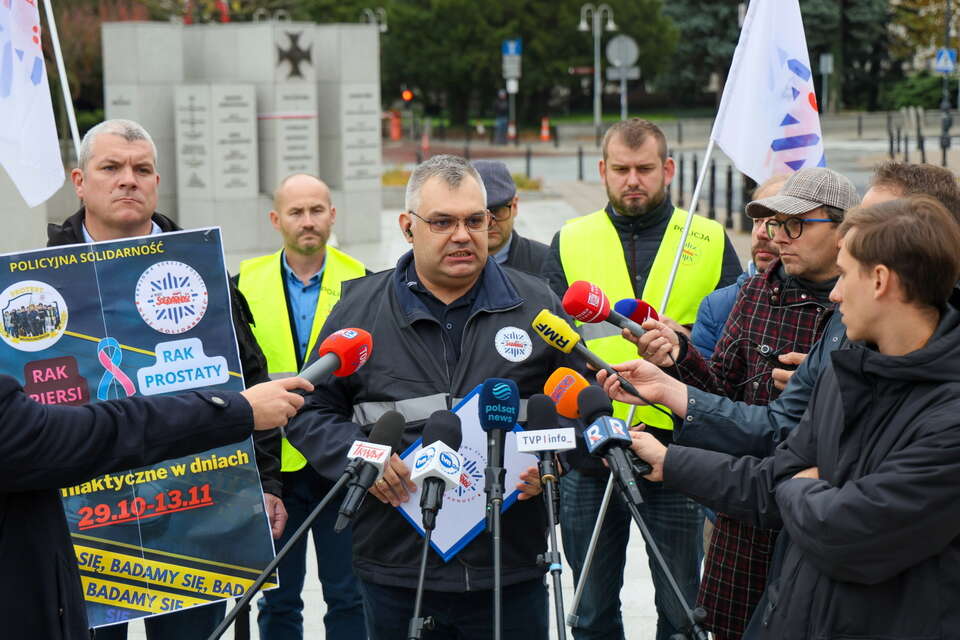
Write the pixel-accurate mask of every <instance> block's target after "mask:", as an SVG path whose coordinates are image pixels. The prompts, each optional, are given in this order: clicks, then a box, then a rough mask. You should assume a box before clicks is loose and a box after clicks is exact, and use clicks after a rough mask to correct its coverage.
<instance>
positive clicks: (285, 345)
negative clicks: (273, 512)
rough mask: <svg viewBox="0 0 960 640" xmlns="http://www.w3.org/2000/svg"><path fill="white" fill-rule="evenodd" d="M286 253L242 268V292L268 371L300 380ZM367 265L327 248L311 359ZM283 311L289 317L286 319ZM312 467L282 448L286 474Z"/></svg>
mask: <svg viewBox="0 0 960 640" xmlns="http://www.w3.org/2000/svg"><path fill="white" fill-rule="evenodd" d="M282 253H283V251H282V250H281V251H277V252H276V253H272V254H270V255H266V256H260V257H258V258H251V259H250V260H244V261H243V262H241V263H240V278H239V280H240V281H239V283H238V284H239V287H240V291H241V292H243V295H244V297H245V298H246V299H247V303H248V304H249V305H250V311H251V312H252V313H253V319H254V322H255V323H256V324H255V325H253V326H252V327H250V328H251V329H252V330H253V335H254V337H255V338H256V339H257V343H258V344H259V345H260V348H261V349H262V350H263V354H264V355H265V356H266V357H267V370H268V371H269V373H270V378H271V379H276V378H285V377H289V376H295V375H297V352H296V350H297V349H298V348H299V345H298V344H297V340H296V338H295V337H294V335H293V331H292V329H291V328H290V315H289V310H288V309H287V299H286V296H285V295H284V287H283V278H284V271H283V265H281V264H280V261H281V259H282V258H281V256H282ZM365 273H366V270H365V269H364V266H363V263H361V262H360V261H358V260H355V259H354V258H351V257H350V256H348V255H347V254H345V253H343V252H342V251H338V250H336V249H334V248H333V247H327V257H326V266H325V267H324V269H323V277H322V278H321V279H320V297H319V298H318V299H317V308H316V311H315V312H314V314H313V325H312V326H311V328H310V340H309V341H308V349H307V354H308V355H309V354H310V351H311V350H312V349H314V348H315V345H314V343H315V342H316V340H317V334H319V333H320V329H321V328H323V323H324V322H325V321H326V319H327V316H328V315H330V310H331V309H333V305H335V304H337V302H338V301H339V300H340V285H341V284H342V283H343V282H344V281H345V280H352V279H354V278H360V277H362V276H363V275H365ZM281 310H283V311H285V312H286V313H281ZM306 464H307V459H306V458H304V457H303V454H301V453H300V452H299V451H297V450H296V448H295V447H294V446H293V445H292V444H290V442H289V441H288V440H287V439H286V438H284V439H283V443H282V445H281V453H280V469H281V471H297V470H299V469H302V468H303V467H304V466H306Z"/></svg>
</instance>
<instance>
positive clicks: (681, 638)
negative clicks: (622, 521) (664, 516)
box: [610, 457, 708, 640]
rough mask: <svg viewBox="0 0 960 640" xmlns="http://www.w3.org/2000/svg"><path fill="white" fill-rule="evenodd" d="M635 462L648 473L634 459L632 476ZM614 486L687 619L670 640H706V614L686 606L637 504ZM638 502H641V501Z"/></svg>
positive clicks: (626, 491) (625, 492)
mask: <svg viewBox="0 0 960 640" xmlns="http://www.w3.org/2000/svg"><path fill="white" fill-rule="evenodd" d="M637 462H639V464H640V465H642V466H643V467H645V473H649V469H650V466H649V465H647V464H646V463H645V462H643V461H640V460H639V458H635V457H634V458H633V463H634V468H633V473H634V474H636V473H637V469H638V467H637V466H636V463H637ZM645 473H641V474H640V475H645ZM610 475H611V477H613V476H614V475H616V474H614V473H613V472H612V471H611V474H610ZM614 485H615V486H616V487H617V492H618V493H619V494H620V499H621V500H623V503H624V504H625V505H626V506H627V509H628V510H629V511H630V515H631V516H632V517H633V521H634V522H636V523H637V527H638V528H639V529H640V533H641V534H642V535H643V539H644V541H645V542H646V543H647V548H648V549H650V552H651V553H652V554H653V557H654V559H655V560H656V561H657V564H658V565H659V566H660V570H661V571H662V572H663V575H664V576H666V578H667V583H668V584H669V585H670V590H671V591H673V595H674V597H675V598H676V599H677V601H678V602H680V606H681V607H683V612H684V615H685V616H686V618H687V624H686V625H684V627H683V628H682V629H681V630H680V632H679V633H676V634H674V635H673V636H671V638H670V640H685V639H689V640H708V638H707V632H706V631H704V630H703V627H701V626H700V623H701V622H703V621H704V620H706V618H707V612H706V611H704V609H703V608H702V607H697V608H696V609H691V608H690V605H688V604H687V600H686V599H685V598H684V597H683V592H682V591H680V585H678V584H677V581H676V579H675V578H674V577H673V574H672V573H671V572H670V569H669V567H668V566H667V561H666V560H665V559H664V557H663V554H661V553H660V548H659V547H658V546H657V542H656V540H654V539H653V534H651V533H650V529H648V528H647V523H646V522H644V521H643V517H642V516H641V515H640V509H639V503H638V502H634V500H632V499H631V498H630V493H631V492H630V491H628V489H627V487H625V486H623V483H622V482H620V481H614ZM640 502H642V500H641V501H640Z"/></svg>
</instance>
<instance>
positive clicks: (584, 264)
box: [560, 208, 725, 429]
mask: <svg viewBox="0 0 960 640" xmlns="http://www.w3.org/2000/svg"><path fill="white" fill-rule="evenodd" d="M686 219H687V212H686V211H684V210H683V209H678V208H674V210H673V216H672V217H671V219H670V222H669V223H668V225H667V229H666V232H665V233H664V235H663V240H662V241H661V242H660V248H659V249H658V250H657V255H656V257H655V258H654V260H653V266H651V267H650V274H649V276H648V277H647V282H646V283H645V284H644V287H643V294H642V296H641V299H642V300H643V301H644V302H646V303H647V304H649V305H651V306H652V307H654V308H655V309H656V308H657V306H658V305H660V303H662V302H663V294H664V291H666V288H667V280H668V279H669V278H670V271H671V269H672V268H673V261H674V258H675V257H676V252H677V246H678V245H679V243H680V237H681V235H683V227H684V224H685V223H686ZM724 244H725V237H724V233H723V227H722V226H721V225H720V223H718V222H716V221H714V220H709V219H707V218H703V217H701V216H694V217H693V223H692V225H691V227H690V233H689V234H688V235H687V241H686V243H685V244H684V249H683V256H682V258H681V260H680V266H679V268H678V270H677V277H676V280H675V285H674V288H673V290H672V291H671V293H670V300H669V301H668V302H667V308H666V310H663V309H657V311H658V312H659V313H660V314H661V315H665V316H669V317H671V318H673V319H674V320H676V321H677V322H679V323H680V324H692V323H693V322H694V320H696V318H697V308H698V307H699V306H700V301H701V300H702V299H703V298H704V297H705V296H707V295H708V294H709V293H710V292H711V291H713V290H714V289H715V288H716V287H717V283H718V282H720V272H721V269H722V266H723V249H724ZM560 262H561V263H562V265H563V272H564V275H565V276H566V278H567V284H568V285H569V284H570V283H572V282H575V281H577V280H586V281H588V282H592V283H593V284H595V285H597V286H598V287H600V289H602V290H603V292H604V293H605V294H606V295H607V297H608V298H610V303H611V304H615V303H616V302H617V301H618V300H622V299H623V298H633V297H634V290H633V283H631V282H630V271H629V269H627V263H626V260H625V259H624V255H623V245H622V244H621V242H620V236H619V235H618V234H617V230H616V228H614V226H613V223H612V222H611V221H610V217H609V216H608V215H607V213H606V211H603V210H600V211H596V212H594V213H591V214H589V215H586V216H582V217H579V218H573V219H572V220H569V221H568V222H567V224H565V225H564V226H563V228H562V229H561V230H560ZM577 324H578V326H580V330H581V333H582V334H583V337H584V341H585V343H586V347H587V348H588V349H590V350H591V351H593V352H594V353H596V354H597V355H599V356H600V357H601V358H603V359H604V360H606V361H607V362H610V363H617V362H623V361H625V360H633V359H636V358H637V349H636V347H635V346H634V345H633V344H632V343H630V342H628V341H627V340H624V339H623V337H622V336H621V335H620V329H619V328H618V327H616V326H614V325H612V324H608V323H602V324H594V325H591V324H581V323H579V322H578V323H577ZM613 404H614V415H616V416H617V417H619V418H626V417H627V412H628V406H627V405H625V404H623V403H620V402H614V403H613ZM638 420H639V421H641V422H644V423H646V424H648V425H651V426H654V427H659V428H661V429H673V421H672V420H670V419H669V418H668V417H667V416H665V415H663V414H662V413H661V412H659V411H657V410H656V409H654V408H652V407H637V409H636V412H635V414H634V423H636V422H637V421H638Z"/></svg>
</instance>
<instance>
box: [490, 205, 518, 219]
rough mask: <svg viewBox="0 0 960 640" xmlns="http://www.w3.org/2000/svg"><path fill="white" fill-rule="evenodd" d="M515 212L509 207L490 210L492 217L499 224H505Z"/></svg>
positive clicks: (504, 206)
mask: <svg viewBox="0 0 960 640" xmlns="http://www.w3.org/2000/svg"><path fill="white" fill-rule="evenodd" d="M512 212H513V208H512V207H511V206H510V205H509V204H506V205H503V206H502V207H497V208H496V209H491V210H490V215H491V217H493V219H494V220H496V221H497V222H503V221H504V220H507V219H508V218H510V214H511V213H512Z"/></svg>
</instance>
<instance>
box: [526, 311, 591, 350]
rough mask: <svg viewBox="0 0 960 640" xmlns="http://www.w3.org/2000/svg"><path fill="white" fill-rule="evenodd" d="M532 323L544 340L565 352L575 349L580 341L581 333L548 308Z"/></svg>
mask: <svg viewBox="0 0 960 640" xmlns="http://www.w3.org/2000/svg"><path fill="white" fill-rule="evenodd" d="M530 325H531V326H532V327H533V330H534V331H535V332H536V334H537V335H538V336H540V337H541V338H543V341H544V342H546V343H547V344H549V345H550V346H551V347H553V348H554V349H559V350H560V351H563V352H564V353H570V352H571V351H573V348H574V347H575V346H577V343H578V342H580V334H578V333H577V332H576V330H575V329H574V328H573V327H571V326H570V323H568V322H567V321H566V320H564V319H563V318H561V317H560V316H558V315H557V314H555V313H550V311H549V310H547V309H543V310H542V311H540V313H538V314H537V317H536V318H534V319H533V322H531V323H530Z"/></svg>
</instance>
